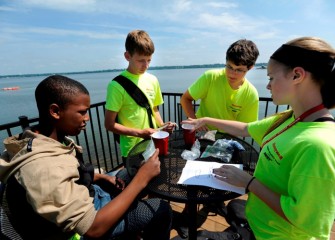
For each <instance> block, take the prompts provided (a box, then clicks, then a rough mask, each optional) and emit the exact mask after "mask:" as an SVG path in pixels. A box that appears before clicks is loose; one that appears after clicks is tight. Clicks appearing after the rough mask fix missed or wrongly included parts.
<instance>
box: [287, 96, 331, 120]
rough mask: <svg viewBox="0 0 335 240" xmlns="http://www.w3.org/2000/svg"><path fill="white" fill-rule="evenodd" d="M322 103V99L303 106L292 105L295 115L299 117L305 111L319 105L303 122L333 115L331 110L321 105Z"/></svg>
mask: <svg viewBox="0 0 335 240" xmlns="http://www.w3.org/2000/svg"><path fill="white" fill-rule="evenodd" d="M321 103H322V101H321V100H320V101H318V102H314V103H309V104H304V105H303V106H299V107H293V106H292V109H293V112H294V116H295V117H296V118H297V117H299V116H301V115H303V114H304V113H306V112H308V111H309V110H311V109H313V108H316V107H318V106H319V108H318V109H315V111H314V112H312V113H310V114H309V115H308V116H306V117H305V118H304V119H303V120H302V121H303V122H314V121H315V120H316V119H318V118H322V117H332V115H331V113H330V112H329V110H328V109H327V108H325V107H323V108H322V107H320V104H321Z"/></svg>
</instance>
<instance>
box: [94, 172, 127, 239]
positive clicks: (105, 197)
mask: <svg viewBox="0 0 335 240" xmlns="http://www.w3.org/2000/svg"><path fill="white" fill-rule="evenodd" d="M106 174H107V175H110V176H115V175H116V176H117V177H119V178H121V179H122V180H124V181H125V183H126V184H128V183H129V181H130V179H129V177H128V172H127V170H126V169H121V170H120V171H119V172H117V173H116V174H115V173H106ZM93 187H94V191H95V194H94V207H95V209H96V210H99V209H101V208H102V207H103V206H105V205H106V204H107V203H109V202H110V201H112V199H113V197H114V196H111V195H110V194H109V193H107V192H105V191H104V190H102V189H101V187H99V186H98V185H96V184H93ZM124 231H125V221H124V219H121V220H120V221H119V222H118V223H117V224H116V225H115V226H114V228H113V229H111V231H110V234H111V235H110V236H111V237H114V236H118V235H120V234H122V233H123V232H124Z"/></svg>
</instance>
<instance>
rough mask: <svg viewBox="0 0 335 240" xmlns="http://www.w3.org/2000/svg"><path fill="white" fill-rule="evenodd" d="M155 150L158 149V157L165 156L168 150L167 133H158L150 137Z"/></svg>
mask: <svg viewBox="0 0 335 240" xmlns="http://www.w3.org/2000/svg"><path fill="white" fill-rule="evenodd" d="M151 137H152V140H153V141H154V144H155V148H158V149H159V155H163V156H165V155H167V154H168V150H169V133H168V132H165V131H158V132H155V133H153V134H152V135H151Z"/></svg>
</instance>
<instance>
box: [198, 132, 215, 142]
mask: <svg viewBox="0 0 335 240" xmlns="http://www.w3.org/2000/svg"><path fill="white" fill-rule="evenodd" d="M216 132H217V130H211V131H199V132H197V137H198V139H205V140H210V141H213V142H215V134H216Z"/></svg>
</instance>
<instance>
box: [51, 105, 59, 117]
mask: <svg viewBox="0 0 335 240" xmlns="http://www.w3.org/2000/svg"><path fill="white" fill-rule="evenodd" d="M49 114H50V116H51V117H52V118H54V119H59V118H60V107H59V106H58V105H57V104H55V103H53V104H51V105H50V106H49Z"/></svg>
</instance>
